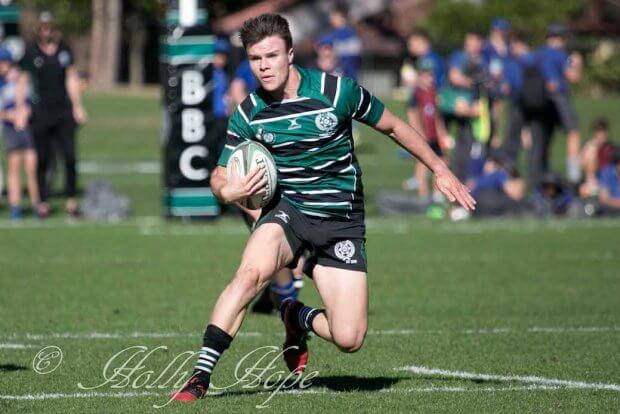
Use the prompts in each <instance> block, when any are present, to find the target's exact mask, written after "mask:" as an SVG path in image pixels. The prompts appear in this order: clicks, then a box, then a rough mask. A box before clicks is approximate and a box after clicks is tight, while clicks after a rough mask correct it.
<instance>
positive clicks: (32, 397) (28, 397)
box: [0, 385, 578, 401]
mask: <svg viewBox="0 0 620 414" xmlns="http://www.w3.org/2000/svg"><path fill="white" fill-rule="evenodd" d="M566 388H567V387H561V386H552V385H528V386H519V387H477V388H476V387H471V388H467V387H418V388H383V389H381V390H378V392H380V393H390V394H413V393H459V392H463V393H464V392H472V393H482V392H517V391H549V390H551V391H553V390H564V389H566ZM568 388H578V387H568ZM280 393H281V394H284V395H287V394H292V395H297V396H299V395H324V394H330V395H350V393H349V392H346V391H333V390H330V389H326V388H319V389H313V388H310V389H307V390H287V391H281V392H280ZM207 394H208V395H222V394H223V395H225V394H226V393H225V392H224V393H219V392H207ZM269 394H271V392H269V391H261V392H257V393H248V394H247V395H248V396H253V395H269ZM242 395H243V394H242ZM135 397H168V393H157V392H151V391H142V392H77V393H39V394H20V395H10V394H8V395H3V394H0V400H13V401H42V400H57V399H80V398H135Z"/></svg>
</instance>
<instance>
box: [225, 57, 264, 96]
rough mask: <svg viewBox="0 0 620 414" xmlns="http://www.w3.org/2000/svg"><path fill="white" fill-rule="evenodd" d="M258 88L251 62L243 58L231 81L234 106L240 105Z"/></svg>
mask: <svg viewBox="0 0 620 414" xmlns="http://www.w3.org/2000/svg"><path fill="white" fill-rule="evenodd" d="M256 88H258V81H257V80H256V78H255V77H254V75H252V71H251V70H250V62H249V61H248V60H247V59H243V60H242V61H241V63H239V65H238V66H237V68H236V69H235V73H234V74H233V78H232V81H231V82H230V99H231V101H232V105H233V107H234V106H236V105H239V104H240V103H241V102H243V100H244V99H245V97H246V96H248V94H249V93H251V92H254V91H255V90H256Z"/></svg>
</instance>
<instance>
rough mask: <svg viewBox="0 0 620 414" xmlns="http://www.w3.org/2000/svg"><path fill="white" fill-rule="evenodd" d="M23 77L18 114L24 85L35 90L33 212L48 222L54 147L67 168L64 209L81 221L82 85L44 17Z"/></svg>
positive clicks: (70, 56)
mask: <svg viewBox="0 0 620 414" xmlns="http://www.w3.org/2000/svg"><path fill="white" fill-rule="evenodd" d="M20 66H21V69H22V76H21V79H20V82H19V87H18V90H17V95H16V104H17V107H18V111H19V112H20V113H22V114H23V113H24V111H22V110H21V108H23V107H24V106H25V96H26V89H27V85H28V84H29V83H30V84H32V85H33V94H32V116H31V118H30V126H31V130H32V134H33V137H34V145H35V148H36V151H37V156H38V163H37V178H38V183H39V193H40V199H41V203H40V204H39V207H38V209H37V213H38V215H39V216H40V217H42V218H43V217H47V216H48V214H49V207H48V204H47V199H48V194H49V190H50V189H49V188H48V186H47V183H46V172H47V171H48V166H49V165H50V162H51V161H52V158H53V156H54V153H53V149H54V145H56V146H58V148H60V150H61V152H62V155H63V159H64V163H65V192H66V196H67V201H66V204H65V209H66V212H67V214H68V215H69V217H72V218H76V217H78V216H79V214H80V212H79V205H78V201H77V198H76V193H77V171H76V146H75V133H76V126H77V125H78V124H83V123H84V122H86V111H85V110H84V106H83V105H82V98H81V88H80V80H79V76H78V73H77V70H76V69H75V66H74V62H73V54H72V53H71V49H70V48H69V46H68V45H67V44H66V43H65V41H64V40H63V39H62V34H61V33H60V31H58V29H56V27H54V24H53V21H52V16H51V14H50V13H49V12H43V13H41V15H40V18H39V25H38V27H37V28H36V39H35V42H34V43H33V44H31V45H28V46H27V48H26V52H25V54H24V57H23V58H22V60H21V62H20ZM26 122H27V121H26V118H25V117H20V120H19V122H16V128H17V129H18V130H21V129H24V127H25V125H26Z"/></svg>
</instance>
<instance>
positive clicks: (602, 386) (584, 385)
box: [395, 365, 620, 392]
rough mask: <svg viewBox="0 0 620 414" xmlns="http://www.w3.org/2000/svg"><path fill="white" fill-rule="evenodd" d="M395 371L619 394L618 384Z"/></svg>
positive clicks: (420, 369) (425, 370) (419, 369)
mask: <svg viewBox="0 0 620 414" xmlns="http://www.w3.org/2000/svg"><path fill="white" fill-rule="evenodd" d="M395 370H396V371H408V372H413V373H414V374H418V375H431V376H437V377H444V378H454V379H466V380H479V381H501V382H523V383H531V384H541V385H547V386H556V387H565V388H578V389H592V390H606V391H616V392H620V384H606V383H601V382H584V381H574V380H564V379H555V378H545V377H536V376H533V375H525V376H524V375H513V374H508V375H496V374H480V373H477V372H464V371H448V370H445V369H436V368H428V367H425V366H416V365H410V366H406V367H401V368H395Z"/></svg>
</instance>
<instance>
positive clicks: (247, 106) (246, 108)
mask: <svg viewBox="0 0 620 414" xmlns="http://www.w3.org/2000/svg"><path fill="white" fill-rule="evenodd" d="M239 106H240V107H241V110H242V111H243V113H244V114H245V116H246V117H247V118H248V121H249V120H250V115H251V114H252V109H254V103H253V102H252V98H250V95H248V96H246V97H245V99H244V100H243V102H241V104H240V105H239Z"/></svg>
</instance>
